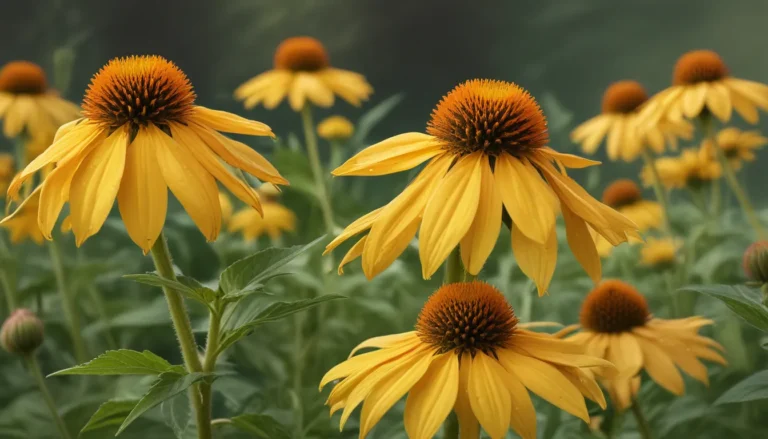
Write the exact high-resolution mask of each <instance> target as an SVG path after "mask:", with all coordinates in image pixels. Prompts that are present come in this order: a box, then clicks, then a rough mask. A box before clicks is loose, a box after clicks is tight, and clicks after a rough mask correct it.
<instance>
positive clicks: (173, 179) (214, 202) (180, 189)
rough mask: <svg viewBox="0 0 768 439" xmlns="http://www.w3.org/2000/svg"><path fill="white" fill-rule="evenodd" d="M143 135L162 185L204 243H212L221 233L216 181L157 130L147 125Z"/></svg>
mask: <svg viewBox="0 0 768 439" xmlns="http://www.w3.org/2000/svg"><path fill="white" fill-rule="evenodd" d="M147 134H148V136H147V140H148V141H149V142H151V143H152V148H154V150H155V154H156V155H157V162H158V164H159V165H160V171H161V172H162V175H163V179H165V184H167V185H168V187H169V188H170V189H171V192H173V194H174V195H175V196H176V198H177V199H178V200H179V202H180V203H181V205H182V206H183V207H184V210H186V211H187V213H188V214H189V216H190V217H191V218H192V220H193V221H194V222H195V224H196V225H197V228H198V229H200V232H202V234H203V236H205V239H206V240H207V241H213V240H215V239H216V237H217V236H219V230H220V229H221V207H220V206H219V190H218V188H217V186H216V180H214V179H213V176H211V174H210V173H209V172H208V171H206V170H205V168H204V167H203V166H202V165H201V164H200V162H198V161H197V159H196V158H195V157H194V156H193V155H191V154H189V152H188V151H187V150H186V148H183V147H182V146H181V145H179V144H178V143H177V142H176V141H175V140H173V138H172V137H170V136H168V135H167V134H165V133H164V132H162V131H160V128H157V127H156V126H154V125H152V124H149V126H148V127H147Z"/></svg>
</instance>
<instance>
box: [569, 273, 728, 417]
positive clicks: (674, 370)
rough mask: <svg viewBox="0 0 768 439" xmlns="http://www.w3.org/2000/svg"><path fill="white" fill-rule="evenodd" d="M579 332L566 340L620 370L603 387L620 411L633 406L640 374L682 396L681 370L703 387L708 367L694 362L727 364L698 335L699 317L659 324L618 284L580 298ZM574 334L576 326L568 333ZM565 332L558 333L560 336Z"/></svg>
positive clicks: (714, 345) (613, 282)
mask: <svg viewBox="0 0 768 439" xmlns="http://www.w3.org/2000/svg"><path fill="white" fill-rule="evenodd" d="M579 321H580V323H581V329H582V330H581V332H579V333H577V334H575V335H572V336H571V337H569V338H568V340H571V341H573V342H575V343H577V344H580V345H582V346H584V348H585V349H586V352H587V353H588V354H589V355H594V356H596V357H600V358H604V359H606V360H608V361H610V362H611V363H613V364H614V365H616V367H617V368H618V370H619V374H618V376H616V377H612V378H609V379H603V380H602V384H603V386H604V387H606V388H607V389H608V391H609V393H610V395H611V399H612V400H613V402H614V404H616V405H617V406H618V407H619V409H622V410H623V409H626V408H627V407H629V406H630V405H631V404H632V399H633V398H634V395H636V394H637V392H638V391H639V387H640V377H639V373H640V371H641V370H643V369H645V371H646V372H647V373H648V375H649V376H650V377H651V379H652V380H654V381H655V382H656V383H657V384H659V385H660V386H662V387H663V388H665V389H667V390H668V391H670V392H672V393H674V394H675V395H682V394H683V391H684V384H683V377H682V376H681V375H680V371H679V370H678V368H679V369H681V370H683V371H684V372H685V373H687V374H688V375H690V376H691V377H693V378H695V379H696V380H698V381H701V382H703V383H705V384H707V383H708V382H709V379H708V375H707V368H706V366H704V364H703V363H701V361H700V360H699V359H707V360H710V361H714V362H717V363H720V364H726V361H725V359H724V358H723V357H722V355H720V353H719V352H718V351H722V350H723V348H722V346H720V345H719V344H717V343H716V342H715V341H713V340H711V339H709V338H707V337H703V336H701V335H698V331H699V329H700V328H701V327H702V326H705V325H709V324H712V321H711V320H708V319H705V318H703V317H698V316H696V317H688V318H685V319H677V320H663V319H658V318H655V317H653V316H652V314H651V311H650V309H649V307H648V302H647V301H646V300H645V297H644V296H643V295H642V294H640V292H639V291H637V289H635V288H634V287H633V286H631V285H629V284H627V283H625V282H622V281H620V280H607V281H604V282H602V283H601V284H599V285H598V286H596V287H595V288H594V289H593V290H592V291H591V292H590V293H589V294H588V295H587V297H586V298H585V299H584V303H583V304H582V307H581V314H580V316H579ZM572 329H575V327H572V328H569V329H568V330H572ZM568 330H564V331H561V333H565V332H567V331H568Z"/></svg>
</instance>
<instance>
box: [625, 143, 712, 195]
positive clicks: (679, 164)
mask: <svg viewBox="0 0 768 439" xmlns="http://www.w3.org/2000/svg"><path fill="white" fill-rule="evenodd" d="M655 163H656V169H657V170H658V171H659V178H660V180H661V183H662V184H663V185H664V186H666V187H667V188H682V187H686V186H687V187H691V188H696V187H699V186H701V184H702V183H704V182H709V181H712V180H715V179H718V178H720V176H721V175H722V167H720V164H719V163H718V162H717V161H716V159H715V158H714V157H713V156H712V154H710V153H708V152H707V151H705V150H703V149H700V148H689V149H685V150H683V151H682V152H681V153H680V155H679V156H677V157H661V158H658V159H656V161H655ZM640 176H641V179H642V180H643V184H645V185H646V186H650V185H652V184H653V173H652V171H651V169H650V168H649V167H648V166H645V167H643V169H642V171H641V174H640Z"/></svg>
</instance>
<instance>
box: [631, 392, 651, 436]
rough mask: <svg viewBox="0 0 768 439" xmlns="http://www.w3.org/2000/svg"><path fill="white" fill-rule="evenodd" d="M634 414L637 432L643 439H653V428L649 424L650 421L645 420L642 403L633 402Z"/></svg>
mask: <svg viewBox="0 0 768 439" xmlns="http://www.w3.org/2000/svg"><path fill="white" fill-rule="evenodd" d="M631 407H632V414H633V415H635V421H637V430H638V432H639V433H640V437H642V438H643V439H652V438H653V436H652V435H651V426H650V425H649V424H648V420H647V419H645V415H644V414H643V409H642V407H640V403H639V402H638V401H637V400H636V399H635V400H634V401H632V406H631Z"/></svg>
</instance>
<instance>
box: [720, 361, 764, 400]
mask: <svg viewBox="0 0 768 439" xmlns="http://www.w3.org/2000/svg"><path fill="white" fill-rule="evenodd" d="M759 399H768V370H763V371H760V372H757V373H755V374H753V375H751V376H749V377H747V378H746V379H744V380H743V381H740V382H739V383H738V384H736V385H735V386H733V387H731V388H730V389H728V390H726V391H725V393H723V394H722V395H720V397H719V398H717V400H716V401H715V403H714V405H721V404H731V403H735V402H747V401H756V400H759Z"/></svg>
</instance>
